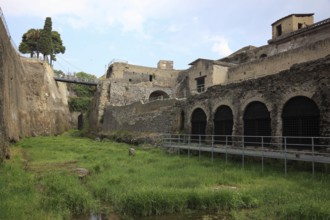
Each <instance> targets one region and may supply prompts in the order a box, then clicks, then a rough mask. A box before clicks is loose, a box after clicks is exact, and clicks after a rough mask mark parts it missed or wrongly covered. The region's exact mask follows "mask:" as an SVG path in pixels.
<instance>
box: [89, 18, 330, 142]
mask: <svg viewBox="0 0 330 220" xmlns="http://www.w3.org/2000/svg"><path fill="white" fill-rule="evenodd" d="M313 20H314V19H313V14H291V15H288V16H286V17H284V18H282V19H279V20H277V21H276V22H274V23H273V24H272V39H270V40H269V41H268V44H267V45H265V46H261V47H254V46H246V47H244V48H242V49H240V50H238V51H236V52H235V53H233V54H232V55H230V56H228V57H225V58H222V59H219V60H207V59H202V58H198V59H196V60H195V61H193V62H191V63H190V65H191V67H190V68H189V69H187V70H175V69H173V61H166V60H161V61H159V63H158V65H157V68H152V67H143V66H136V65H130V64H129V63H127V62H124V61H117V62H113V63H111V64H110V65H109V68H108V71H107V75H106V79H105V80H104V82H103V83H102V85H100V87H99V91H98V97H97V100H96V102H95V103H94V107H93V109H94V111H93V114H92V115H91V120H92V121H93V122H94V123H93V125H95V127H94V129H96V130H98V131H103V132H106V131H115V130H130V131H140V132H158V133H183V134H196V135H211V134H215V135H251V136H324V137H328V136H329V135H330V111H329V110H330V109H329V108H330V98H329V97H330V88H329V85H330V77H329V67H330V66H329V65H330V56H329V54H330V19H326V20H323V21H320V22H317V23H314V21H313Z"/></svg>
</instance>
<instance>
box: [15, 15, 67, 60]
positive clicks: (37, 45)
mask: <svg viewBox="0 0 330 220" xmlns="http://www.w3.org/2000/svg"><path fill="white" fill-rule="evenodd" d="M18 49H19V51H20V52H21V53H24V54H26V53H28V54H30V56H31V57H33V55H34V54H35V53H36V55H37V58H39V54H40V53H42V54H43V55H44V57H46V56H48V55H50V62H51V63H52V61H56V54H59V53H65V46H64V45H63V41H62V39H61V35H60V33H58V32H57V31H52V20H51V18H50V17H47V18H46V20H45V23H44V28H43V29H33V28H32V29H29V30H28V31H27V32H26V33H24V34H23V36H22V42H21V43H20V45H19V48H18Z"/></svg>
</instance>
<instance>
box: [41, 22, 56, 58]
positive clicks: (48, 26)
mask: <svg viewBox="0 0 330 220" xmlns="http://www.w3.org/2000/svg"><path fill="white" fill-rule="evenodd" d="M40 51H41V53H42V54H43V55H44V57H46V56H47V55H50V54H52V52H53V42H52V20H51V18H50V17H47V18H46V20H45V24H44V28H43V29H42V31H41V36H40Z"/></svg>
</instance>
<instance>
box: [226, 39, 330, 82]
mask: <svg viewBox="0 0 330 220" xmlns="http://www.w3.org/2000/svg"><path fill="white" fill-rule="evenodd" d="M329 54H330V39H326V40H322V41H318V42H316V43H313V44H308V45H306V46H304V47H300V48H296V49H293V50H290V51H287V52H283V53H279V54H276V55H274V56H270V57H266V58H263V59H259V60H255V61H252V62H249V63H244V64H241V65H239V66H237V67H232V68H230V69H229V71H228V83H232V82H237V81H242V80H247V79H253V78H258V77H262V76H266V75H271V74H275V73H278V72H280V71H283V70H287V69H289V68H290V67H291V66H292V65H294V64H296V63H302V62H306V61H310V60H316V59H319V58H322V57H324V56H326V55H329Z"/></svg>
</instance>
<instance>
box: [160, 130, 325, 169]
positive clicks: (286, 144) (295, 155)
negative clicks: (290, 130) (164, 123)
mask: <svg viewBox="0 0 330 220" xmlns="http://www.w3.org/2000/svg"><path fill="white" fill-rule="evenodd" d="M161 140H162V147H165V148H176V149H178V152H179V153H180V150H186V152H187V154H188V157H190V154H191V152H193V151H194V152H198V155H199V157H200V156H201V153H202V152H209V153H211V155H212V161H213V160H214V154H215V153H219V154H224V155H225V158H226V162H227V159H228V155H238V156H241V158H242V167H244V163H245V157H248V156H250V157H259V158H261V166H262V171H263V170H264V159H265V158H273V159H282V160H284V172H285V175H286V174H287V162H288V161H290V160H293V161H305V162H311V163H312V173H313V175H314V172H315V163H324V164H330V137H284V136H238V135H230V136H226V135H198V134H163V135H162V136H161Z"/></svg>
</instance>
